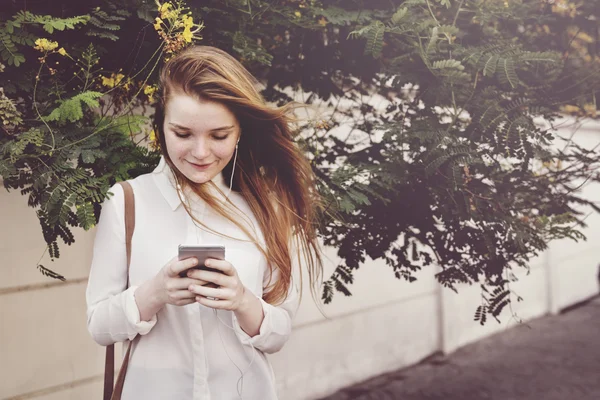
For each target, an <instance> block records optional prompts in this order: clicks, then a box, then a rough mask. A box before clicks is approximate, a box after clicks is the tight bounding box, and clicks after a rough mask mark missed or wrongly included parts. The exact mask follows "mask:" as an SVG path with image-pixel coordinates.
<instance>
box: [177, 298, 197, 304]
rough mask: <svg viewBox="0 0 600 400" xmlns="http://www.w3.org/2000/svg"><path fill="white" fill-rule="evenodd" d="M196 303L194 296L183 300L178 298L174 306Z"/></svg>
mask: <svg viewBox="0 0 600 400" xmlns="http://www.w3.org/2000/svg"><path fill="white" fill-rule="evenodd" d="M194 303H196V298H195V297H194V298H191V299H183V300H178V301H177V302H176V303H175V305H176V306H187V305H188V304H194Z"/></svg>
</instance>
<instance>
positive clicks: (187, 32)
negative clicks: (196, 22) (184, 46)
mask: <svg viewBox="0 0 600 400" xmlns="http://www.w3.org/2000/svg"><path fill="white" fill-rule="evenodd" d="M181 36H182V37H183V39H184V40H185V41H186V42H188V43H190V42H191V41H192V37H193V35H192V31H190V28H187V27H186V28H185V29H184V30H183V33H182V34H181Z"/></svg>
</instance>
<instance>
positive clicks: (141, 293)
mask: <svg viewBox="0 0 600 400" xmlns="http://www.w3.org/2000/svg"><path fill="white" fill-rule="evenodd" d="M197 264H198V260H197V259H196V258H193V257H192V258H186V259H185V260H181V261H180V260H178V259H177V257H175V258H173V259H172V260H171V261H169V262H168V263H167V265H165V266H164V267H162V269H161V270H160V271H159V272H158V273H157V274H156V275H155V276H154V277H153V278H152V279H149V280H147V281H146V282H144V283H143V284H142V285H141V286H140V287H138V288H137V289H136V290H135V293H134V297H135V302H136V304H137V306H138V310H139V311H140V319H141V320H142V321H149V320H150V319H151V318H152V317H153V316H154V315H156V313H157V312H158V311H160V310H161V309H162V308H163V307H164V306H165V304H171V305H174V306H185V305H187V304H192V303H194V302H195V301H196V295H195V294H194V293H191V292H190V291H189V290H188V287H189V286H190V285H191V284H194V285H204V284H206V282H205V281H199V280H195V279H191V278H187V277H184V278H182V277H180V276H179V274H180V273H182V272H185V271H186V270H188V269H190V268H192V267H194V266H196V265H197Z"/></svg>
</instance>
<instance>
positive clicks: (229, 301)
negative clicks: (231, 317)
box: [187, 258, 265, 337]
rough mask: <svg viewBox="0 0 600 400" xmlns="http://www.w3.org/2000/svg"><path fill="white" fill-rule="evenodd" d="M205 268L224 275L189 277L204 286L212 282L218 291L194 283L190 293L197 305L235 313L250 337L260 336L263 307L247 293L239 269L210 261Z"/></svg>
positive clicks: (192, 272) (199, 273)
mask: <svg viewBox="0 0 600 400" xmlns="http://www.w3.org/2000/svg"><path fill="white" fill-rule="evenodd" d="M204 265H206V266H207V267H210V268H214V269H218V270H219V271H221V272H213V271H202V270H190V271H188V273H187V275H188V277H190V278H193V279H196V280H197V281H200V282H212V283H213V284H214V285H216V286H217V287H209V285H204V286H202V285H199V284H198V283H193V284H191V285H190V286H189V288H188V289H189V290H190V292H192V293H195V294H196V295H197V296H196V301H197V302H198V303H200V304H202V305H204V306H206V307H210V308H214V309H219V310H229V311H233V312H234V314H235V316H236V318H237V320H238V323H239V325H240V327H241V328H242V330H244V332H246V333H247V334H248V335H250V337H253V336H256V335H258V334H259V333H260V326H261V325H262V322H263V320H264V318H265V315H264V311H263V307H262V304H261V302H260V300H259V299H258V297H256V296H255V295H254V294H253V293H252V292H251V291H250V290H246V288H245V287H244V284H243V283H242V281H241V280H240V278H239V276H238V274H237V271H236V269H235V268H234V266H233V265H231V263H230V262H229V261H225V260H216V259H214V258H209V259H207V260H206V261H205V263H204Z"/></svg>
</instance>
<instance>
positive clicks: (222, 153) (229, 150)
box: [213, 143, 235, 160]
mask: <svg viewBox="0 0 600 400" xmlns="http://www.w3.org/2000/svg"><path fill="white" fill-rule="evenodd" d="M234 151H235V145H234V146H231V144H230V143H217V144H216V145H215V146H213V153H214V154H215V155H216V156H217V157H218V158H220V159H221V160H227V159H228V158H231V157H232V156H233V152H234Z"/></svg>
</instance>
